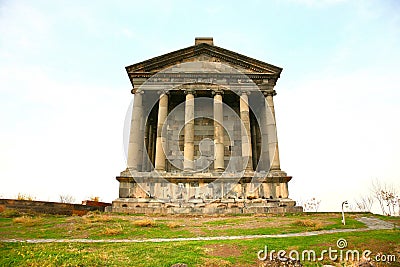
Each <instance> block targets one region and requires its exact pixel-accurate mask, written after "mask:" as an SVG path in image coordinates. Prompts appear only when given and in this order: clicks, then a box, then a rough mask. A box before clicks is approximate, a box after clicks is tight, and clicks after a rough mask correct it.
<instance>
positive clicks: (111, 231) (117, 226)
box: [103, 224, 123, 235]
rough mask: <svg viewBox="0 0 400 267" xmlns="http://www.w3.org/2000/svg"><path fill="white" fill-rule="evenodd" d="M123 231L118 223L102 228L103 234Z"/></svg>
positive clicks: (114, 233)
mask: <svg viewBox="0 0 400 267" xmlns="http://www.w3.org/2000/svg"><path fill="white" fill-rule="evenodd" d="M122 232H123V229H122V226H121V225H120V224H118V225H116V226H115V227H112V228H111V227H106V228H105V229H104V232H103V234H105V235H119V234H121V233H122Z"/></svg>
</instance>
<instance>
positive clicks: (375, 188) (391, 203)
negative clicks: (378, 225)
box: [371, 179, 399, 216]
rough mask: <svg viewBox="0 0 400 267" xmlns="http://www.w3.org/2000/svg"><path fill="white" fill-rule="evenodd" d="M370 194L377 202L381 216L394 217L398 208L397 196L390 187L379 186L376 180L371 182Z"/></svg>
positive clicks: (394, 190) (393, 188)
mask: <svg viewBox="0 0 400 267" xmlns="http://www.w3.org/2000/svg"><path fill="white" fill-rule="evenodd" d="M371 191H372V194H373V196H374V198H375V199H377V200H378V202H379V206H380V207H381V210H382V214H383V215H389V216H390V215H395V214H396V207H398V206H399V196H398V195H397V192H396V189H395V187H394V186H392V185H387V184H383V185H382V184H381V183H380V182H379V181H378V180H377V179H376V180H375V181H372V187H371Z"/></svg>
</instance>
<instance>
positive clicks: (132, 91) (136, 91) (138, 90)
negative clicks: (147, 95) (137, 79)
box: [131, 88, 144, 95]
mask: <svg viewBox="0 0 400 267" xmlns="http://www.w3.org/2000/svg"><path fill="white" fill-rule="evenodd" d="M131 93H132V94H133V95H135V94H144V91H143V90H141V89H140V88H133V89H132V90H131Z"/></svg>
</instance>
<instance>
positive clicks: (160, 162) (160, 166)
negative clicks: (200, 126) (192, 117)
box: [155, 93, 168, 171]
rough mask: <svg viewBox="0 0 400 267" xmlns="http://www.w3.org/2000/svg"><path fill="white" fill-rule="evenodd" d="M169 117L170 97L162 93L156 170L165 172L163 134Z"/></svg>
mask: <svg viewBox="0 0 400 267" xmlns="http://www.w3.org/2000/svg"><path fill="white" fill-rule="evenodd" d="M167 116H168V95H167V94H166V93H162V94H161V95H160V100H159V102H158V121H157V138H156V156H155V169H156V170H157V171H165V151H164V149H166V141H167V140H166V136H165V134H163V127H164V123H165V120H166V119H167Z"/></svg>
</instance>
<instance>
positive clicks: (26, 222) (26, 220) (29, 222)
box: [13, 216, 42, 226]
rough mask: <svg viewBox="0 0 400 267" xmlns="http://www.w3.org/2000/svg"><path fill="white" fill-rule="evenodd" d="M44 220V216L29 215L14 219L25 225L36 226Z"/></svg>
mask: <svg viewBox="0 0 400 267" xmlns="http://www.w3.org/2000/svg"><path fill="white" fill-rule="evenodd" d="M41 221H42V218H33V217H28V216H22V217H17V218H14V219H13V223H18V224H22V225H23V226H34V225H37V224H38V223H40V222H41Z"/></svg>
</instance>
